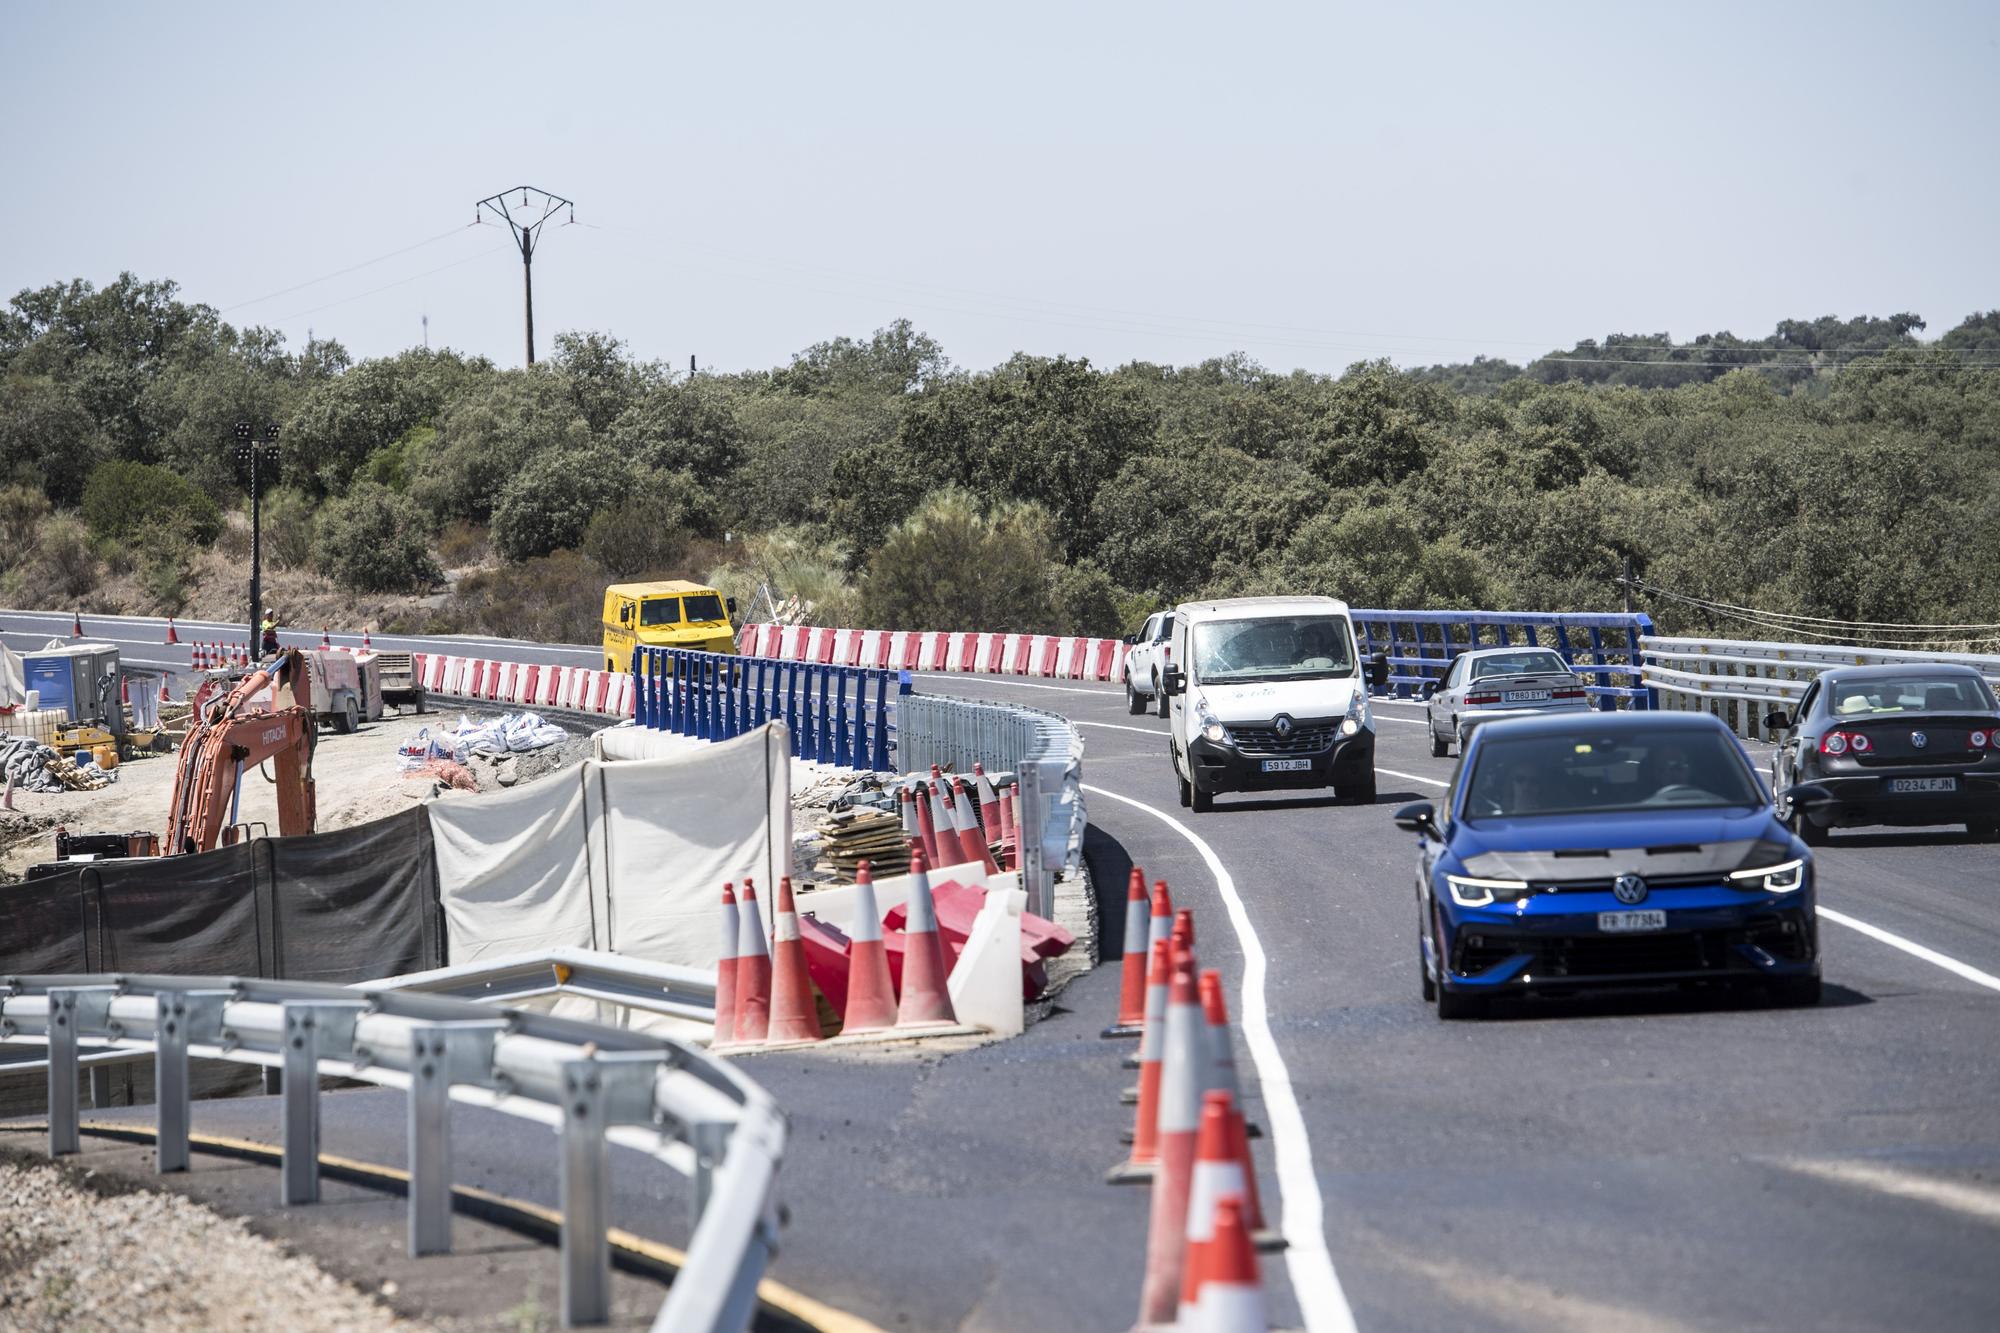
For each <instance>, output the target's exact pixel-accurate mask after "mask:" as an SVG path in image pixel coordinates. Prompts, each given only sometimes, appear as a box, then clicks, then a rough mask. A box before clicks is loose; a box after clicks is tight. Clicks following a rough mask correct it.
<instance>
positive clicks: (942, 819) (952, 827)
mask: <svg viewBox="0 0 2000 1333" xmlns="http://www.w3.org/2000/svg"><path fill="white" fill-rule="evenodd" d="M931 768H932V770H933V771H935V770H936V769H937V765H936V764H932V765H931ZM928 792H929V804H930V808H931V832H932V835H933V837H934V838H935V839H936V842H937V850H936V857H935V859H934V860H932V862H931V864H932V865H934V866H936V867H938V868H939V869H940V870H942V869H943V868H944V867H945V866H948V865H954V866H955V865H957V864H958V863H959V862H960V861H962V860H964V858H965V853H964V851H963V850H962V849H961V848H960V847H959V845H958V825H957V824H955V823H953V822H952V818H951V811H949V810H947V809H945V808H944V779H943V778H938V779H937V780H935V781H934V782H932V783H930V784H929V788H928Z"/></svg>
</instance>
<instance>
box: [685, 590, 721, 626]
mask: <svg viewBox="0 0 2000 1333" xmlns="http://www.w3.org/2000/svg"><path fill="white" fill-rule="evenodd" d="M720 619H722V598H721V597H719V596H717V595H716V594H715V593H712V592H697V593H690V594H689V595H688V597H687V622H688V624H690V625H703V624H707V623H708V622H709V621H712V620H720Z"/></svg>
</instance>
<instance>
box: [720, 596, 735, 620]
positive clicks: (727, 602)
mask: <svg viewBox="0 0 2000 1333" xmlns="http://www.w3.org/2000/svg"><path fill="white" fill-rule="evenodd" d="M722 609H723V610H724V611H726V612H728V613H729V618H730V619H732V620H734V619H735V618H736V599H735V598H734V597H725V598H723V599H722Z"/></svg>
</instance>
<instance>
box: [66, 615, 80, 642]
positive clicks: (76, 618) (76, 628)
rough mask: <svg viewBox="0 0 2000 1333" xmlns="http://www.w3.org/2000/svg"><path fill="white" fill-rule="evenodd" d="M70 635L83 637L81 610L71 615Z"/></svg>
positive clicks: (77, 637)
mask: <svg viewBox="0 0 2000 1333" xmlns="http://www.w3.org/2000/svg"><path fill="white" fill-rule="evenodd" d="M69 636H70V637H71V638H72V639H80V638H82V637H83V612H82V611H80V610H79V611H77V612H76V613H75V614H74V615H72V616H71V617H70V620H69Z"/></svg>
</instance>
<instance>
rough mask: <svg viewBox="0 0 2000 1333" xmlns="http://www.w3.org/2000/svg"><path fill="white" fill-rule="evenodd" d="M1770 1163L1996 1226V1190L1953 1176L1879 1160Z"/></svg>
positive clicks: (1999, 1216)
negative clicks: (1944, 1177) (1902, 1168)
mask: <svg viewBox="0 0 2000 1333" xmlns="http://www.w3.org/2000/svg"><path fill="white" fill-rule="evenodd" d="M1772 1165H1773V1166H1776V1167H1779V1168H1781V1169H1783V1170H1786V1171H1793V1172H1796V1173H1798V1174H1799V1175H1802V1176H1813V1177H1815V1178H1816V1179H1819V1180H1830V1181H1832V1182H1834V1183H1835V1184H1838V1185H1851V1186H1854V1187H1856V1188H1858V1189H1866V1190H1874V1191H1875V1192H1877V1193H1878V1194H1891V1195H1894V1196H1895V1197H1896V1198H1899V1199H1914V1200H1916V1201H1917V1202H1918V1203H1927V1204H1930V1205H1932V1206H1933V1207H1937V1208H1945V1209H1949V1210H1950V1211H1952V1212H1954V1213H1958V1214H1960V1215H1961V1216H1965V1217H1970V1218H1974V1219H1976V1220H1978V1221H1981V1222H1985V1223H1987V1224H1988V1225H1990V1226H2000V1191H1996V1190H1993V1189H1990V1188H1988V1189H1980V1188H1978V1187H1977V1186H1973V1185H1966V1184H1962V1183H1960V1182H1959V1181H1955V1180H1940V1179H1938V1178H1937V1177H1936V1176H1925V1175H1919V1174H1917V1173H1916V1172H1914V1171H1898V1170H1896V1169H1895V1168H1894V1167H1890V1166H1885V1165H1883V1164H1881V1163H1879V1162H1855V1161H1837V1162H1816V1161H1812V1160H1810V1159H1808V1158H1800V1157H1793V1158H1779V1159H1777V1160H1775V1161H1773V1162H1772Z"/></svg>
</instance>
